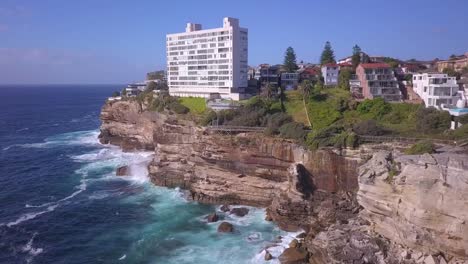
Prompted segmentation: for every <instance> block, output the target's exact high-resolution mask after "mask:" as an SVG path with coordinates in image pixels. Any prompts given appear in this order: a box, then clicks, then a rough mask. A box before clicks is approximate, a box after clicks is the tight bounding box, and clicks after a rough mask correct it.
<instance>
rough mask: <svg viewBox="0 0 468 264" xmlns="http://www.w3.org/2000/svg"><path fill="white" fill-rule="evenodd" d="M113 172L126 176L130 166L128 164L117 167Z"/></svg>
mask: <svg viewBox="0 0 468 264" xmlns="http://www.w3.org/2000/svg"><path fill="white" fill-rule="evenodd" d="M115 174H116V175H117V176H128V175H129V174H130V168H129V167H128V166H121V167H118V168H117V170H116V172H115Z"/></svg>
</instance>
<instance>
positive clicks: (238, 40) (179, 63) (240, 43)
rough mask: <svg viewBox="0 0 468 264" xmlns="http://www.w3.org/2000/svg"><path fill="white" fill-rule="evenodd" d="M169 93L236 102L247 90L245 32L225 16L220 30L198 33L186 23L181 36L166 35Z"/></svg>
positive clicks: (195, 25) (246, 42) (199, 26)
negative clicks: (215, 96)
mask: <svg viewBox="0 0 468 264" xmlns="http://www.w3.org/2000/svg"><path fill="white" fill-rule="evenodd" d="M166 51H167V81H168V84H169V93H170V94H171V95H174V96H181V97H188V96H193V97H205V98H207V97H210V95H212V94H219V95H220V96H221V97H222V98H230V99H233V100H239V99H242V97H243V92H244V90H245V88H246V87H247V85H248V84H247V71H248V66H247V63H248V31H247V29H246V28H241V27H239V20H238V19H235V18H230V17H226V18H224V19H223V27H222V28H215V29H205V30H202V27H201V25H200V24H193V23H188V24H187V27H186V29H185V32H184V33H175V34H168V35H167V36H166Z"/></svg>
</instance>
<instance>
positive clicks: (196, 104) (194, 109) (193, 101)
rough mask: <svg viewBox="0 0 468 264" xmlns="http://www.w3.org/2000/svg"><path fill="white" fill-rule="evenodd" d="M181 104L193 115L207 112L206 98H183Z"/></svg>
mask: <svg viewBox="0 0 468 264" xmlns="http://www.w3.org/2000/svg"><path fill="white" fill-rule="evenodd" d="M179 100H180V103H181V104H182V105H184V106H185V107H187V108H189V109H190V112H191V113H193V114H201V113H203V112H205V110H206V102H205V98H200V97H182V98H180V99H179Z"/></svg>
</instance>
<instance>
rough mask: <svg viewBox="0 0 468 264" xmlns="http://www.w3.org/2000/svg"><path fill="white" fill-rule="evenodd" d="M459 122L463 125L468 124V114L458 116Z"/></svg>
mask: <svg viewBox="0 0 468 264" xmlns="http://www.w3.org/2000/svg"><path fill="white" fill-rule="evenodd" d="M457 120H458V122H460V123H461V124H462V125H465V124H468V115H462V116H459V117H457Z"/></svg>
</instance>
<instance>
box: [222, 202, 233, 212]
mask: <svg viewBox="0 0 468 264" xmlns="http://www.w3.org/2000/svg"><path fill="white" fill-rule="evenodd" d="M219 210H221V211H223V212H228V211H229V210H231V208H230V207H229V205H227V204H224V205H222V206H221V208H219Z"/></svg>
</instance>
